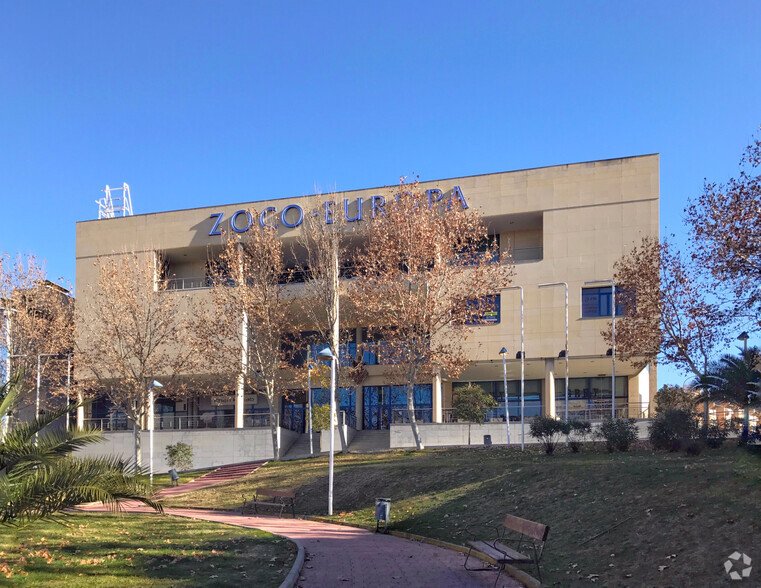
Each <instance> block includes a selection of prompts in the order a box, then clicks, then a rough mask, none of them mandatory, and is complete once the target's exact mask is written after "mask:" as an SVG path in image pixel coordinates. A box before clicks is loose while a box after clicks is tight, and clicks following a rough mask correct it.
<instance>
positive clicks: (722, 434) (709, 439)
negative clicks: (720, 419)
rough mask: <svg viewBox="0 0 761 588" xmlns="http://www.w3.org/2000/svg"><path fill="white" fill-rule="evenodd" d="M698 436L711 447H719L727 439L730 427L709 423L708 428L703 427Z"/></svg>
mask: <svg viewBox="0 0 761 588" xmlns="http://www.w3.org/2000/svg"><path fill="white" fill-rule="evenodd" d="M698 436H699V437H700V439H702V441H703V442H704V443H705V444H706V445H707V446H708V447H710V448H711V449H718V448H719V447H721V446H722V445H723V444H724V441H726V440H727V437H728V436H729V428H728V427H720V426H719V425H709V426H708V428H707V429H706V428H702V427H701V428H700V430H699V432H698Z"/></svg>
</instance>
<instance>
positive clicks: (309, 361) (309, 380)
mask: <svg viewBox="0 0 761 588" xmlns="http://www.w3.org/2000/svg"><path fill="white" fill-rule="evenodd" d="M307 406H308V408H309V455H314V442H313V441H312V346H311V345H307Z"/></svg>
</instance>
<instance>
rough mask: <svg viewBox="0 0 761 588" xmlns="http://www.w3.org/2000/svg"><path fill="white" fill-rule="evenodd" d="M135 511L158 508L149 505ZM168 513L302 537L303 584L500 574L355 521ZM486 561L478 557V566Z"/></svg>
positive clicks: (363, 587)
mask: <svg viewBox="0 0 761 588" xmlns="http://www.w3.org/2000/svg"><path fill="white" fill-rule="evenodd" d="M86 510H95V508H92V507H91V508H87V509H86ZM129 511H130V512H153V511H152V510H151V509H147V508H145V507H131V508H129ZM166 513H167V514H171V515H177V516H183V517H189V518H193V519H201V520H205V521H214V522H218V523H227V524H231V525H238V526H241V527H251V528H255V529H262V530H264V531H269V532H270V533H276V534H278V535H283V536H284V537H288V538H289V539H293V540H295V541H298V542H299V543H301V545H303V547H304V549H305V550H306V560H305V562H304V567H303V568H302V570H301V575H300V577H299V581H298V584H297V586H300V587H303V588H329V587H334V586H336V587H342V588H349V587H351V588H391V587H398V586H404V587H405V588H428V587H430V586H442V587H450V586H452V587H454V586H457V587H463V588H487V587H488V588H491V587H492V586H494V580H495V578H496V576H497V572H496V571H493V572H468V571H467V570H465V568H463V566H462V564H463V562H464V561H465V556H464V555H463V554H462V553H459V552H456V551H451V550H449V549H444V548H441V547H436V546H434V545H428V544H426V543H418V542H416V541H408V540H406V539H402V538H400V537H394V536H392V535H383V534H379V533H372V532H370V531H366V530H364V529H357V528H354V527H345V526H341V525H331V524H329V523H320V522H315V521H306V520H302V519H288V518H275V517H262V516H246V515H238V514H234V513H226V512H219V511H205V510H194V509H175V508H171V509H167V510H166ZM480 564H482V562H480V561H478V560H474V561H473V565H475V566H479V565H480ZM468 565H470V564H468ZM499 586H504V587H508V588H518V587H520V586H521V584H520V583H519V582H517V581H516V580H514V579H513V578H511V577H509V576H507V575H505V574H503V575H502V576H500V581H499Z"/></svg>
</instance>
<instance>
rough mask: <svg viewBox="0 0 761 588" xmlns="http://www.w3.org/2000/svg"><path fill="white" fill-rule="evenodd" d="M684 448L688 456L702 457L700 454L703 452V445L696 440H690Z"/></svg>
mask: <svg viewBox="0 0 761 588" xmlns="http://www.w3.org/2000/svg"><path fill="white" fill-rule="evenodd" d="M683 447H684V452H685V453H686V454H687V455H700V452H701V451H703V444H702V443H700V442H698V441H696V440H695V439H690V440H689V441H686V442H685V443H684V445H683Z"/></svg>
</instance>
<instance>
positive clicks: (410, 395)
mask: <svg viewBox="0 0 761 588" xmlns="http://www.w3.org/2000/svg"><path fill="white" fill-rule="evenodd" d="M407 414H408V415H409V418H410V427H411V428H412V436H413V437H414V438H415V446H416V447H417V448H418V449H424V446H423V440H422V439H421V438H420V429H419V428H418V426H417V419H416V418H415V380H414V379H413V380H410V381H409V382H407Z"/></svg>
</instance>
